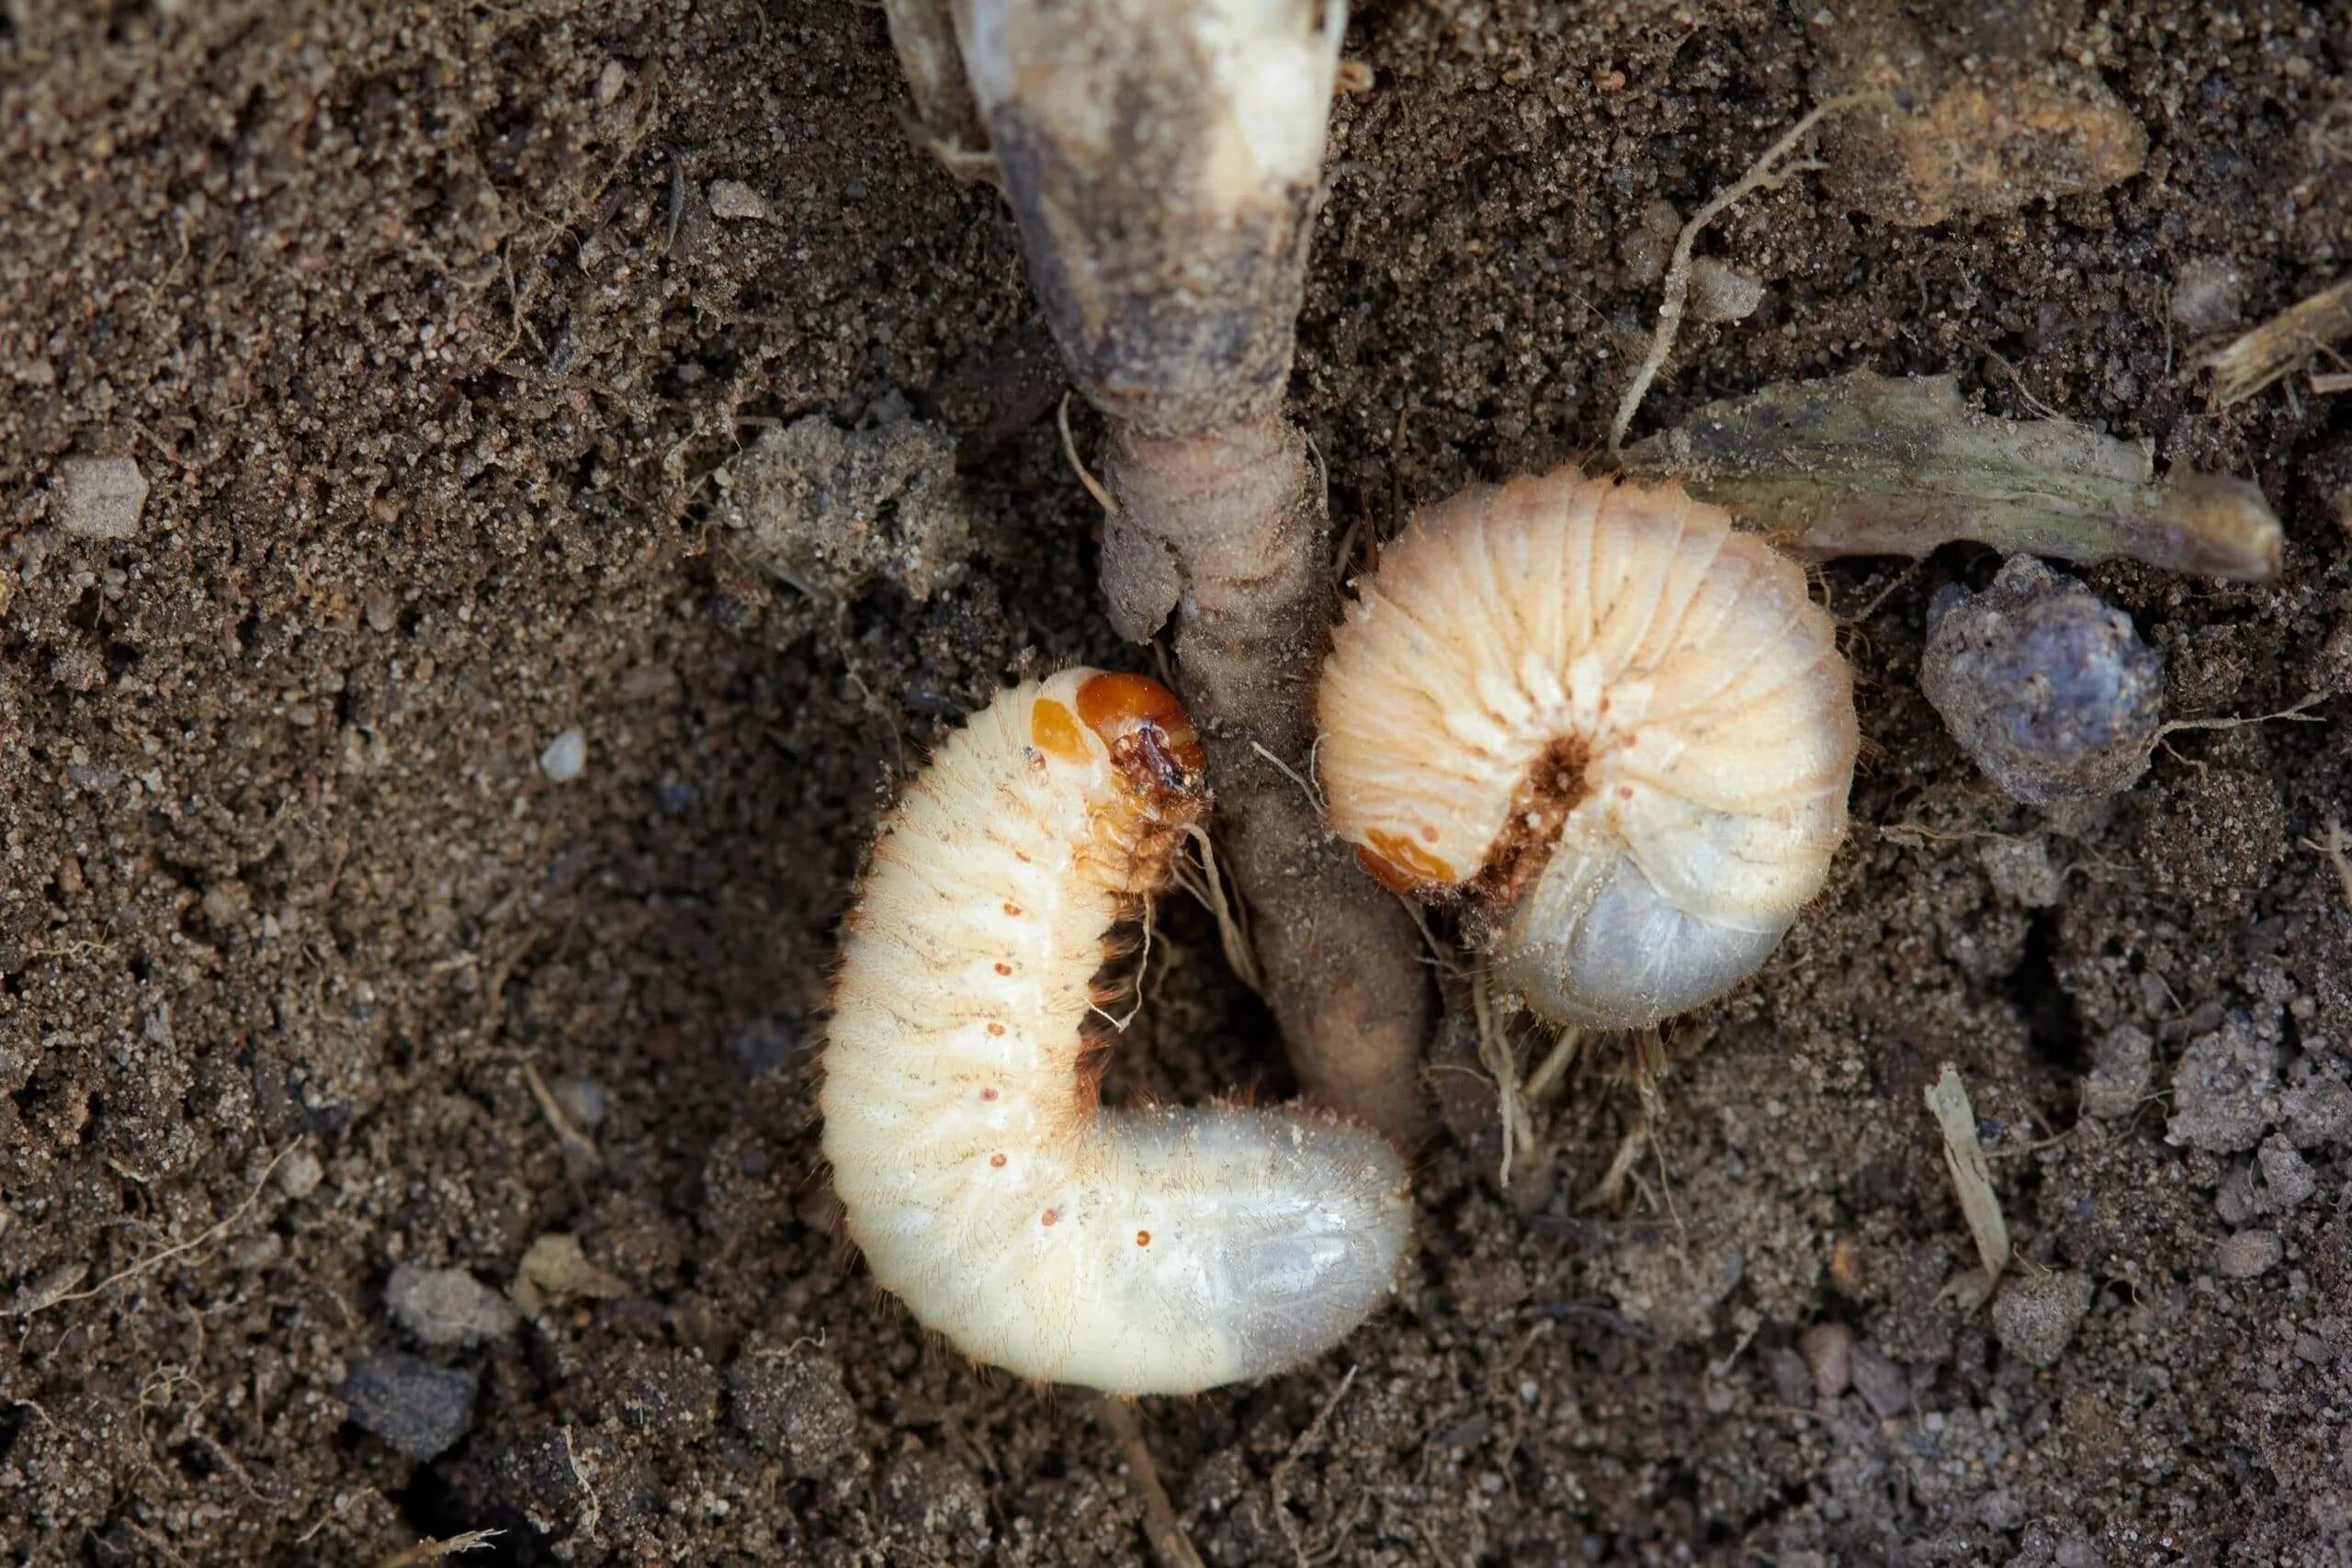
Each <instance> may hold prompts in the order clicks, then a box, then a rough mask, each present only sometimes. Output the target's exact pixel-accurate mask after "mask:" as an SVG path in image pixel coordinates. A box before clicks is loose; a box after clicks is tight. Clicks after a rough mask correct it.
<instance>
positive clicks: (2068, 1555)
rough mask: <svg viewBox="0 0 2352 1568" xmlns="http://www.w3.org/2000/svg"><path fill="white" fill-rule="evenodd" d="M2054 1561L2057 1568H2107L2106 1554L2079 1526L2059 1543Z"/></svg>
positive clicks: (2067, 1533)
mask: <svg viewBox="0 0 2352 1568" xmlns="http://www.w3.org/2000/svg"><path fill="white" fill-rule="evenodd" d="M2055 1561H2056V1562H2057V1564H2058V1568H2107V1553H2105V1552H2104V1551H2100V1550H2099V1549H2098V1543H2097V1542H2096V1541H2094V1540H2091V1538H2090V1536H2089V1535H2088V1534H2086V1532H2085V1531H2084V1529H2082V1527H2081V1526H2079V1525H2077V1526H2075V1528H2074V1529H2071V1530H2068V1531H2067V1532H2066V1535H2065V1538H2064V1540H2060V1541H2059V1543H2058V1551H2057V1553H2056V1556H2055Z"/></svg>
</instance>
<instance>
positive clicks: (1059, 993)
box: [819, 669, 1408, 1394]
mask: <svg viewBox="0 0 2352 1568" xmlns="http://www.w3.org/2000/svg"><path fill="white" fill-rule="evenodd" d="M1201 766H1202V755H1201V750H1200V745H1199V741H1198V740H1197V739H1196V738H1195V737H1194V736H1193V730H1192V727H1191V724H1190V722H1189V721H1188V720H1187V719H1186V718H1185V716H1184V713H1183V709H1182V707H1181V706H1180V705H1178V704H1177V701H1176V698H1175V697H1174V695H1173V694H1170V693H1169V692H1168V691H1167V690H1166V688H1164V687H1162V686H1160V685H1159V684H1158V683H1157V682H1151V681H1147V680H1143V679H1141V678H1139V677H1136V676H1127V675H1104V674H1102V673H1100V672H1099V671H1091V670H1082V669H1081V670H1069V671H1063V672H1062V673H1060V674H1058V675H1056V676H1054V677H1053V678H1052V679H1050V680H1048V681H1046V682H1043V683H1042V684H1040V683H1038V682H1028V683H1026V684H1023V685H1021V686H1017V687H1015V688H1013V689H1012V691H1009V692H1007V693H1005V694H1003V695H1002V696H1001V697H999V698H998V699H997V700H996V701H995V702H994V703H993V704H991V705H989V707H988V708H986V709H984V710H983V711H982V712H980V713H979V714H978V715H977V716H974V717H973V719H972V720H971V722H970V724H969V725H968V726H967V728H964V729H963V730H961V731H959V732H957V733H956V735H954V736H952V737H950V738H949V739H948V740H947V742H946V744H945V745H944V746H943V747H942V748H941V749H940V750H939V752H938V754H937V755H936V756H935V757H934V758H933V760H932V762H931V765H930V766H929V767H928V768H926V769H925V770H924V771H923V773H922V775H921V776H920V777H918V778H917V779H916V780H915V782H914V783H913V784H912V785H910V788H909V789H908V791H907V794H906V796H905V798H904V799H903V800H901V801H900V802H899V806H898V807H897V809H896V810H895V811H894V812H893V813H892V814H891V815H890V817H889V818H888V820H887V821H886V822H885V823H884V824H883V828H882V831H881V835H880V837H879V839H878V840H877V841H876V846H875V850H874V857H873V863H872V867H871V869H870V870H869V871H868V872H867V874H866V878H865V884H864V886H863V887H862V889H861V892H860V897H859V899H858V903H857V906H856V908H854V911H853V912H852V914H851V916H850V919H849V921H848V934H847V936H846V938H845V939H844V942H843V945H842V968H841V976H840V979H839V981H838V982H837V984H836V986H835V988H834V994H833V1020H832V1024H831V1032H830V1037H829V1039H828V1042H827V1044H826V1048H825V1058H824V1072H825V1082H824V1089H823V1091H822V1093H821V1094H820V1100H819V1103H820V1107H821V1109H822V1111H823V1113H824V1120H825V1127H824V1152H825V1157H826V1158H827V1159H828V1160H830V1161H831V1163H832V1168H833V1190H834V1191H835V1192H836V1193H837V1194H838V1195H839V1197H840V1199H841V1201H842V1207H843V1210H844V1213H845V1215H846V1219H847V1223H848V1229H849V1234H850V1236H851V1239H853V1240H854V1241H855V1242H856V1244H857V1245H858V1247H860V1248H861V1249H862V1250H863V1252H864V1253H865V1260H866V1263H867V1266H868V1267H869V1268H871V1269H873V1271H874V1276H875V1278H876V1280H879V1281H880V1282H881V1283H882V1285H883V1286H884V1288H886V1289H887V1290H888V1291H890V1292H892V1293H893V1294H895V1295H897V1296H898V1297H899V1299H900V1300H901V1301H903V1302H904V1303H906V1304H907V1306H908V1308H909V1309H910V1311H911V1312H913V1314H914V1315H915V1316H916V1317H917V1318H918V1319H920V1320H921V1321H922V1323H923V1325H925V1326H927V1327H930V1328H933V1329H935V1330H937V1331H938V1332H939V1333H941V1334H943V1335H944V1336H945V1337H947V1338H948V1339H949V1340H950V1341H951V1342H953V1343H954V1344H955V1345H956V1348H958V1349H960V1350H962V1351H964V1352H965V1353H966V1354H967V1355H969V1356H971V1357H973V1358H975V1359H978V1360H982V1361H988V1362H991V1363H993V1364H995V1365H997V1366H1001V1367H1004V1368H1007V1369H1009V1370H1010V1371H1014V1372H1016V1373H1019V1374H1021V1375H1022V1376H1023V1377H1030V1378H1037V1379H1043V1380H1047V1381H1051V1382H1069V1383H1080V1384H1084V1385H1087V1386H1089V1387H1092V1388H1099V1389H1103V1390H1106V1391H1108V1392H1111V1393H1124V1394H1134V1393H1189V1392H1192V1391H1194V1390H1197V1389H1204V1388H1210V1387H1214V1386H1216V1385H1217V1384H1219V1383H1227V1382H1240V1381H1243V1380H1246V1379H1250V1378H1256V1377H1261V1376H1264V1375H1266V1374H1267V1373H1270V1372H1274V1371H1281V1370H1282V1369H1283V1368H1285V1367H1288V1366H1292V1365H1294V1364H1295V1363H1297V1362H1300V1361H1303V1360H1306V1359H1308V1358H1310V1357H1313V1356H1315V1355H1317V1354H1318V1353H1319V1352H1321V1351H1323V1350H1324V1349H1327V1348H1329V1347H1330V1346H1331V1345H1333V1344H1334V1343H1336V1342H1337V1341H1338V1340H1339V1339H1340V1338H1341V1337H1344V1336H1345V1335H1346V1334H1347V1333H1348V1332H1349V1330H1351V1329H1352V1328H1353V1327H1354V1326H1355V1325H1357V1324H1358V1323H1359V1322H1361V1321H1362V1320H1363V1318H1364V1317H1365V1315H1366V1314H1369V1313H1370V1312H1371V1311H1372V1309H1373V1308H1374V1306H1375V1305H1377V1304H1378V1303H1379V1302H1380V1300H1381V1298H1382V1297H1384V1296H1385V1294H1386V1293H1387V1292H1388V1290H1389V1288H1390V1286H1391V1284H1392V1283H1393V1282H1394V1280H1395V1277H1396V1273H1397V1264H1398V1261H1399V1259H1400V1258H1401V1257H1402V1254H1403V1250H1404V1244H1405V1238H1406V1232H1407V1225H1408V1202H1407V1196H1406V1191H1405V1174H1404V1170H1403V1168H1402V1166H1401V1165H1400V1163H1399V1162H1398V1160H1397V1156H1396V1154H1395V1153H1394V1152H1393V1151H1392V1150H1391V1149H1390V1148H1389V1146H1388V1145H1387V1143H1386V1142H1385V1140H1383V1139H1382V1138H1381V1137H1380V1136H1379V1135H1378V1134H1374V1133H1371V1132H1368V1131H1366V1130H1364V1129H1363V1128H1360V1127H1356V1126H1353V1125H1351V1124H1348V1123H1345V1122H1340V1121H1338V1120H1336V1119H1333V1118H1330V1117H1329V1116H1323V1115H1318V1114H1316V1113H1313V1112H1310V1111H1299V1110H1245V1109H1232V1108H1218V1109H1210V1110H1198V1111H1186V1110H1175V1109H1152V1110H1136V1111H1105V1110H1103V1109H1102V1108H1101V1107H1100V1106H1099V1105H1098V1104H1097V1102H1096V1095H1095V1086H1094V1080H1093V1075H1092V1074H1091V1072H1088V1071H1086V1070H1084V1068H1083V1067H1082V1066H1081V1061H1080V1058H1081V1056H1082V1055H1084V1053H1085V1051H1086V1049H1087V1044H1088V1043H1087V1040H1086V1037H1085V1026H1086V1024H1087V1021H1088V1019H1089V1017H1090V1015H1091V1009H1090V1003H1091V1000H1092V999H1093V986H1094V982H1095V978H1096V975H1097V972H1098V971H1099V970H1100V969H1101V967H1102V965H1103V959H1104V939H1105V937H1106V936H1107V935H1108V933H1109V932H1110V931H1111V930H1112V929H1113V927H1114V926H1115V925H1116V924H1117V923H1118V922H1120V921H1121V920H1122V919H1125V918H1130V917H1132V916H1133V915H1134V914H1136V912H1137V911H1138V910H1139V908H1140V907H1141V902H1142V901H1143V900H1145V899H1148V898H1149V897H1151V896H1152V895H1153V894H1154V893H1155V892H1157V891H1158V890H1159V887H1160V886H1161V885H1162V884H1163V882H1164V881H1165V880H1166V879H1167V877H1168V874H1169V866H1170V858H1171V856H1172V855H1173V853H1174V852H1175V848H1176V844H1177V840H1178V838H1179V835H1180V833H1181V831H1182V827H1183V826H1184V825H1185V824H1186V823H1189V822H1191V821H1193V820H1194V819H1196V818H1198V817H1199V816H1200V815H1201V814H1202V813H1203V812H1204V810H1205V808H1206V806H1207V798H1206V795H1205V793H1204V788H1203V785H1202V783H1201V779H1200V768H1201Z"/></svg>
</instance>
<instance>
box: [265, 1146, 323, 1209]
mask: <svg viewBox="0 0 2352 1568" xmlns="http://www.w3.org/2000/svg"><path fill="white" fill-rule="evenodd" d="M326 1175H327V1172H326V1167H324V1166H322V1165H321V1164H320V1163H319V1156H316V1155H314V1154H312V1153H311V1151H310V1150H308V1149H296V1150H295V1151H294V1152H293V1153H291V1154H289V1155H288V1156H286V1157H285V1158H284V1159H283V1160H281V1161H279V1162H278V1166H277V1185H278V1187H279V1189H280V1190H283V1191H284V1192H285V1194H286V1195H287V1196H288V1198H308V1197H309V1196H310V1195H311V1193H313V1192H316V1191H317V1190H319V1183H320V1182H322V1181H323V1180H325V1179H326Z"/></svg>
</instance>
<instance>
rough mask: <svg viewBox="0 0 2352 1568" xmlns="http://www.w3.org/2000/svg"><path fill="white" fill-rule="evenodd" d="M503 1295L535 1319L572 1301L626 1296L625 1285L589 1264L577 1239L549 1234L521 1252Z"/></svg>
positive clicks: (565, 1233)
mask: <svg viewBox="0 0 2352 1568" xmlns="http://www.w3.org/2000/svg"><path fill="white" fill-rule="evenodd" d="M506 1293H507V1294H508V1295H510V1296H512V1297H513V1298H514V1300H515V1305H516V1306H518V1307H521V1308H522V1309H523V1311H524V1313H525V1314H526V1315H527V1316H531V1317H537V1316H538V1314H539V1313H540V1310H541V1309H542V1308H544V1307H547V1306H549V1305H552V1304H554V1303H559V1302H566V1301H570V1300H571V1299H573V1298H574V1297H585V1298H587V1299H589V1300H592V1301H605V1302H609V1301H617V1300H618V1299H620V1298H621V1297H623V1296H626V1295H628V1281H627V1280H623V1279H622V1278H620V1276H618V1275H617V1274H615V1273H613V1272H612V1271H611V1270H609V1269H601V1268H599V1267H597V1266H596V1265H595V1264H594V1263H591V1262H590V1261H588V1255H587V1254H586V1253H585V1252H583V1251H582V1250H581V1247H580V1238H579V1237H578V1236H576V1235H571V1234H570V1233H569V1232H564V1231H549V1232H548V1233H547V1234H546V1235H542V1236H540V1237H539V1238H538V1239H537V1240H536V1241H534V1242H532V1243H531V1245H530V1246H529V1247H526V1248H524V1249H523V1258H522V1261H521V1262H519V1263H517V1264H516V1265H515V1282H514V1283H513V1284H512V1285H510V1286H508V1287H507V1292H506Z"/></svg>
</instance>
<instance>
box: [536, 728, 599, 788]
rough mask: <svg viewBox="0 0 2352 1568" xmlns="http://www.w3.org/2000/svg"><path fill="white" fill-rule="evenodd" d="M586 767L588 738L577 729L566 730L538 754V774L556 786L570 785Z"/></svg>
mask: <svg viewBox="0 0 2352 1568" xmlns="http://www.w3.org/2000/svg"><path fill="white" fill-rule="evenodd" d="M587 767H588V737H587V736H585V735H583V734H582V733H581V732H580V731H579V730H578V729H577V728H572V729H567V730H565V731H564V732H563V733H562V734H560V735H559V736H557V737H556V738H555V739H553V740H550V741H548V749H547V750H544V751H542V752H540V753H539V772H541V773H545V774H546V775H547V776H548V778H550V779H552V780H553V781H555V782H556V783H557V784H570V783H571V781H572V780H574V779H576V778H578V777H579V776H580V775H581V774H582V773H584V772H585V771H587Z"/></svg>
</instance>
